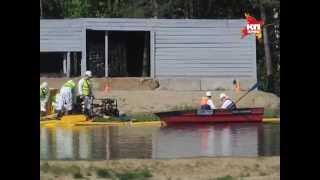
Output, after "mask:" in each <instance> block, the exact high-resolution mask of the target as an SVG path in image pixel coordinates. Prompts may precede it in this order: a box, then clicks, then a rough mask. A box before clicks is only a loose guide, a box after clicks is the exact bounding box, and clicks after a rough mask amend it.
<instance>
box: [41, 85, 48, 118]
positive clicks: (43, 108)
mask: <svg viewBox="0 0 320 180" xmlns="http://www.w3.org/2000/svg"><path fill="white" fill-rule="evenodd" d="M42 89H43V88H41V87H40V111H42V112H47V108H46V107H47V104H48V101H49V97H50V91H49V88H45V89H46V91H47V93H46V95H45V96H41V91H42Z"/></svg>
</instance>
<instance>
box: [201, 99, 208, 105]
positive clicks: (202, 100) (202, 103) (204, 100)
mask: <svg viewBox="0 0 320 180" xmlns="http://www.w3.org/2000/svg"><path fill="white" fill-rule="evenodd" d="M207 104H208V98H206V97H203V98H202V99H201V101H200V105H207Z"/></svg>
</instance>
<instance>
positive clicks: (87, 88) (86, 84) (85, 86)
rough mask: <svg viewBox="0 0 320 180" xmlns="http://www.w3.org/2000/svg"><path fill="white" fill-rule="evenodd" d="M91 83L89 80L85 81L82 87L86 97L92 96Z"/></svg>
mask: <svg viewBox="0 0 320 180" xmlns="http://www.w3.org/2000/svg"><path fill="white" fill-rule="evenodd" d="M90 93H91V92H90V81H89V80H88V79H85V80H84V81H83V85H82V94H83V95H84V96H89V95H90Z"/></svg>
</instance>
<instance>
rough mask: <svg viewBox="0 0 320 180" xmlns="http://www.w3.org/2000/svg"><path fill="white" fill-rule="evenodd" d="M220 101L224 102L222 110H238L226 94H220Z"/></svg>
mask: <svg viewBox="0 0 320 180" xmlns="http://www.w3.org/2000/svg"><path fill="white" fill-rule="evenodd" d="M220 100H221V101H222V106H221V109H228V110H235V109H237V106H236V103H234V102H233V101H232V100H231V99H230V98H229V97H228V96H227V95H226V94H224V93H221V94H220Z"/></svg>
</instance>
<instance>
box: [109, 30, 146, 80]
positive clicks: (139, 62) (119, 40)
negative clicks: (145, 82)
mask: <svg viewBox="0 0 320 180" xmlns="http://www.w3.org/2000/svg"><path fill="white" fill-rule="evenodd" d="M108 75H109V77H149V76H150V32H149V31H108Z"/></svg>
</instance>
